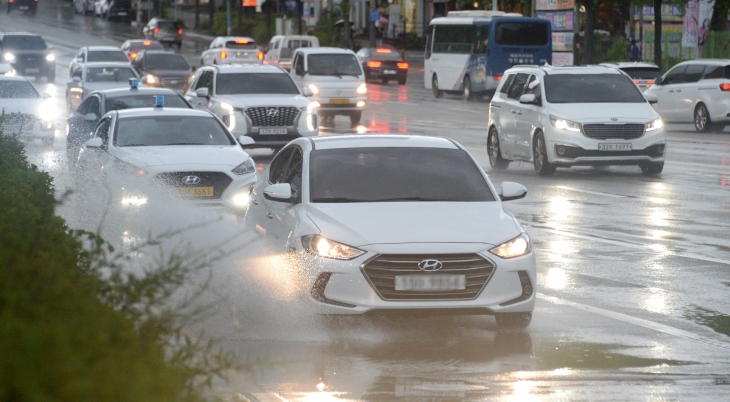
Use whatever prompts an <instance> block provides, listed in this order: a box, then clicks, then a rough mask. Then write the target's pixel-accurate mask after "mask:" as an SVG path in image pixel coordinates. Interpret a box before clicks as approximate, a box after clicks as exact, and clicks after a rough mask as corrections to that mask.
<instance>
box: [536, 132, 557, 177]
mask: <svg viewBox="0 0 730 402" xmlns="http://www.w3.org/2000/svg"><path fill="white" fill-rule="evenodd" d="M532 154H533V162H534V164H535V173H537V174H538V176H550V175H552V174H553V173H555V165H553V164H551V163H550V162H549V161H548V155H547V144H546V143H545V136H544V135H543V134H542V133H537V135H535V141H534V143H533V144H532Z"/></svg>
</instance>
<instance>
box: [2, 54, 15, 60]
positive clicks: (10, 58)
mask: <svg viewBox="0 0 730 402" xmlns="http://www.w3.org/2000/svg"><path fill="white" fill-rule="evenodd" d="M3 59H5V61H13V60H15V55H14V54H12V53H5V54H4V55H3Z"/></svg>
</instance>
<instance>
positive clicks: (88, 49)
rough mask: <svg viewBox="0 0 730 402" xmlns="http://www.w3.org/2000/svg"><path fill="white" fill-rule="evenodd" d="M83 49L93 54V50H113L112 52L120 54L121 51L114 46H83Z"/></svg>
mask: <svg viewBox="0 0 730 402" xmlns="http://www.w3.org/2000/svg"><path fill="white" fill-rule="evenodd" d="M84 47H85V48H86V50H87V51H89V52H93V51H95V50H98V51H102V50H103V51H110V50H114V51H117V52H121V51H122V49H120V48H118V47H116V46H84Z"/></svg>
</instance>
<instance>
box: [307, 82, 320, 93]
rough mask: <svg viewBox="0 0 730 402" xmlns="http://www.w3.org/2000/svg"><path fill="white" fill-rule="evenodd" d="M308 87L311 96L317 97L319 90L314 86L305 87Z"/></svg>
mask: <svg viewBox="0 0 730 402" xmlns="http://www.w3.org/2000/svg"><path fill="white" fill-rule="evenodd" d="M307 86H308V87H309V90H310V91H312V93H313V94H315V95H317V94H318V93H319V88H317V86H316V85H314V84H309V85H307Z"/></svg>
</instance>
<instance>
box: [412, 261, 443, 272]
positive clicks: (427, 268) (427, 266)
mask: <svg viewBox="0 0 730 402" xmlns="http://www.w3.org/2000/svg"><path fill="white" fill-rule="evenodd" d="M443 267H444V264H442V263H441V261H439V260H423V261H421V262H419V263H418V269H420V270H421V271H424V272H436V271H438V270H440V269H441V268H443Z"/></svg>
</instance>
